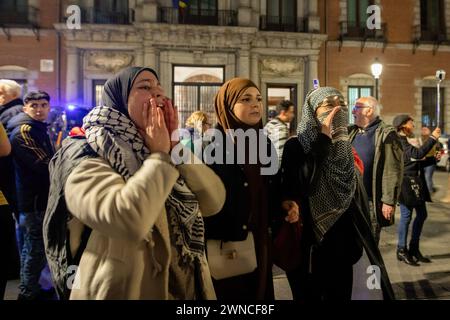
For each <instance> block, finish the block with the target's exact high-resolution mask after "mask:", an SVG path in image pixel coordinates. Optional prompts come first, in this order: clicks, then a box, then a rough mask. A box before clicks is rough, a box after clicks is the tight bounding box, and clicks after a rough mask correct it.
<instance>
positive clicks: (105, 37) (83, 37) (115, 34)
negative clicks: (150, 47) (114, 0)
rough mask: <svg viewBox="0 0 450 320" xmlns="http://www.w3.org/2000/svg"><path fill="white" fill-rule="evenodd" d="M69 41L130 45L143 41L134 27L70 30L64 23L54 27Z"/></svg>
mask: <svg viewBox="0 0 450 320" xmlns="http://www.w3.org/2000/svg"><path fill="white" fill-rule="evenodd" d="M54 26H55V29H56V30H57V31H58V32H60V33H62V34H63V35H64V37H65V38H66V40H67V41H98V42H116V43H121V42H122V43H123V42H125V43H129V42H138V41H142V35H141V34H140V33H139V32H138V30H136V28H134V27H133V26H131V25H130V26H127V25H109V24H108V25H100V24H82V25H81V29H80V30H70V29H67V26H66V25H65V24H63V23H57V24H55V25H54Z"/></svg>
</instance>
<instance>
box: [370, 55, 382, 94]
mask: <svg viewBox="0 0 450 320" xmlns="http://www.w3.org/2000/svg"><path fill="white" fill-rule="evenodd" d="M370 69H371V70H372V75H373V77H374V78H375V98H376V99H377V100H378V80H379V79H380V75H381V72H383V65H382V64H381V63H380V62H379V61H378V58H375V61H374V63H372V65H371V66H370Z"/></svg>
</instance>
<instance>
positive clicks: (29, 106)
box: [8, 91, 54, 300]
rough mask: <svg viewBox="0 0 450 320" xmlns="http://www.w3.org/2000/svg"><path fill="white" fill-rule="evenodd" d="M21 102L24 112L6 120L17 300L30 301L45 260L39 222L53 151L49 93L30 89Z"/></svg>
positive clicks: (43, 205) (47, 187)
mask: <svg viewBox="0 0 450 320" xmlns="http://www.w3.org/2000/svg"><path fill="white" fill-rule="evenodd" d="M24 101H25V107H24V113H21V114H19V115H17V116H15V117H14V118H13V119H11V120H10V121H9V125H8V130H9V131H10V132H11V134H10V142H11V146H12V156H13V161H14V168H15V175H16V193H17V203H18V210H19V212H20V215H19V224H20V225H21V227H23V231H24V235H23V236H24V244H23V248H22V252H21V272H20V273H21V274H20V278H21V279H20V281H21V282H20V294H19V299H27V300H30V299H31V300H32V299H36V298H38V297H39V295H40V285H39V277H40V274H41V271H42V269H43V268H44V266H45V263H46V259H45V252H44V243H43V236H42V222H43V218H44V213H45V209H46V206H47V198H48V190H49V185H50V182H49V172H48V163H49V161H50V159H51V158H52V156H53V153H54V151H53V146H52V145H51V143H50V138H49V136H48V133H47V124H46V123H45V121H46V120H47V117H48V113H49V111H50V104H49V102H50V97H49V95H48V94H47V93H45V92H43V91H38V92H30V93H29V94H27V96H26V97H25V99H24Z"/></svg>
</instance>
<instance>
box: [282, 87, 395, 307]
mask: <svg viewBox="0 0 450 320" xmlns="http://www.w3.org/2000/svg"><path fill="white" fill-rule="evenodd" d="M347 125H348V110H347V105H346V103H345V102H344V99H343V97H342V94H341V93H340V92H339V91H338V90H336V89H334V88H331V87H322V88H318V89H315V90H312V91H310V92H309V93H308V95H307V96H306V99H305V104H304V106H303V111H302V118H301V120H300V123H299V126H298V130H297V132H298V138H291V139H289V140H288V141H287V143H286V145H285V147H284V153H283V159H282V165H281V179H282V180H281V195H282V199H283V200H284V201H295V202H296V203H297V205H298V207H300V215H301V220H302V222H303V233H302V239H301V250H300V252H301V263H300V266H299V267H298V268H297V269H296V270H293V271H290V272H287V277H288V280H289V284H290V286H291V289H292V293H293V297H294V299H295V300H299V301H305V300H350V299H351V294H352V281H353V270H352V268H353V265H354V264H355V263H356V262H357V261H358V260H359V259H360V257H361V255H362V252H363V248H364V249H365V250H366V254H367V256H368V257H369V260H370V262H371V263H372V264H373V265H377V266H379V267H380V271H381V279H380V280H381V287H382V289H383V293H384V297H385V299H393V297H394V295H393V292H392V288H391V285H390V282H389V278H388V275H387V272H386V270H385V267H384V263H383V259H382V257H381V254H380V252H379V250H378V247H377V245H376V242H375V241H374V238H373V235H372V233H371V228H370V224H369V220H368V219H369V208H368V200H367V195H366V193H365V191H364V188H363V185H362V179H361V174H360V171H359V170H355V161H357V159H356V158H355V156H354V155H353V151H352V146H351V143H350V141H349V138H348V131H347ZM357 163H358V166H357V167H358V168H359V169H360V170H361V169H362V166H361V165H360V162H359V161H357ZM283 205H284V203H283Z"/></svg>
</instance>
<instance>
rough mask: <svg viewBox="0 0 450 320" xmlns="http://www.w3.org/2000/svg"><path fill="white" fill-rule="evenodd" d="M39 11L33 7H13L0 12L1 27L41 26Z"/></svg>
mask: <svg viewBox="0 0 450 320" xmlns="http://www.w3.org/2000/svg"><path fill="white" fill-rule="evenodd" d="M38 17H39V9H37V8H35V7H33V6H19V5H13V6H11V8H3V10H1V11H0V26H33V27H37V26H38V25H39V21H38Z"/></svg>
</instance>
